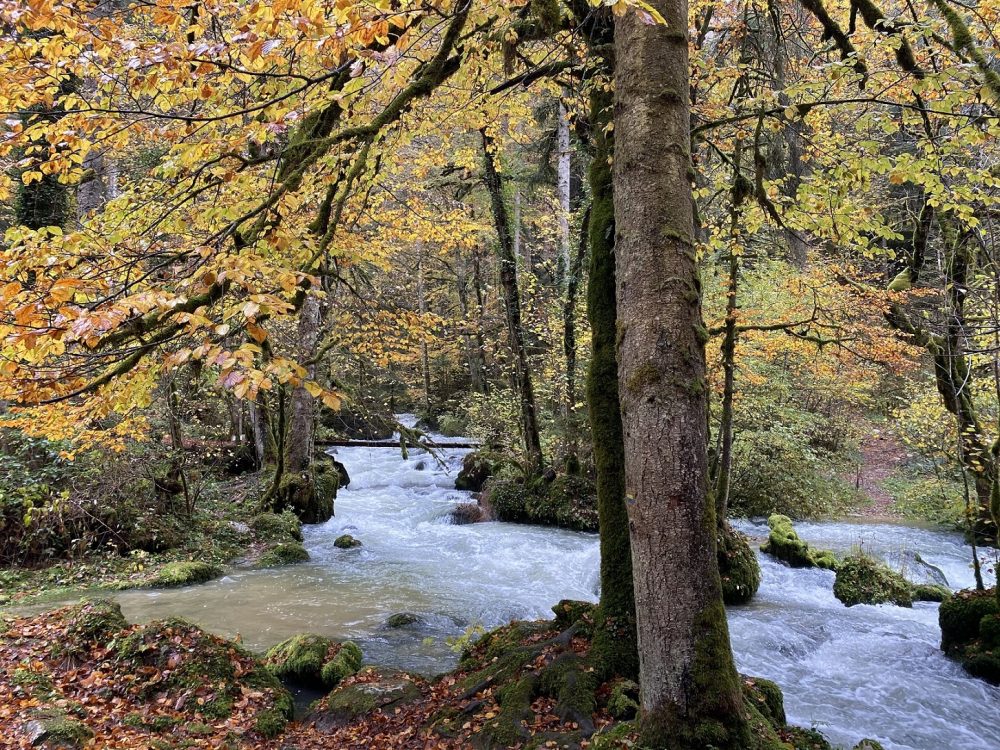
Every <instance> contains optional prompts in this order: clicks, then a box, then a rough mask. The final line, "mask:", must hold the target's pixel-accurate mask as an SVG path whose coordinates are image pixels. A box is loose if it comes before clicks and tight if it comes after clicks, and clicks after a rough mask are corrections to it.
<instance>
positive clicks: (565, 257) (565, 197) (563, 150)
mask: <svg viewBox="0 0 1000 750" xmlns="http://www.w3.org/2000/svg"><path fill="white" fill-rule="evenodd" d="M558 118H559V122H558V123H557V124H556V140H557V142H558V149H559V153H558V157H557V158H558V170H557V171H558V186H557V188H558V189H557V192H558V194H559V272H560V274H561V275H562V277H563V278H564V279H566V282H567V284H568V281H569V188H570V157H571V152H570V148H569V119H568V115H567V112H566V105H565V104H563V102H562V100H560V101H559V114H558Z"/></svg>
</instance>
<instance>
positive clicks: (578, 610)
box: [552, 599, 597, 632]
mask: <svg viewBox="0 0 1000 750" xmlns="http://www.w3.org/2000/svg"><path fill="white" fill-rule="evenodd" d="M596 610H597V605H596V604H594V603H592V602H580V601H576V600H574V599H563V600H562V601H560V602H559V603H558V604H556V605H555V606H554V607H552V611H553V612H554V613H555V615H556V627H558V628H562V629H566V628H568V627H570V626H571V625H576V624H577V623H582V625H583V630H584V631H585V632H586V631H589V630H590V628H591V627H592V626H593V624H594V615H595V613H596Z"/></svg>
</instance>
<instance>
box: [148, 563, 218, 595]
mask: <svg viewBox="0 0 1000 750" xmlns="http://www.w3.org/2000/svg"><path fill="white" fill-rule="evenodd" d="M220 575H222V568H220V567H219V566H218V565H212V564H210V563H206V562H199V561H197V560H179V561H176V562H171V563H167V564H166V565H164V566H163V567H162V568H160V569H159V570H158V571H157V572H156V574H155V575H154V576H153V577H152V578H151V579H150V581H149V585H150V586H152V587H154V588H166V587H172V586H190V585H192V584H195V583H205V581H210V580H212V579H213V578H216V577H217V576H220Z"/></svg>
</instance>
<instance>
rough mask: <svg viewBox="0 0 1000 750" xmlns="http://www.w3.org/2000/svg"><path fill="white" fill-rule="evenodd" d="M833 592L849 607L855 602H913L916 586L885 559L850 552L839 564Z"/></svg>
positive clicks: (903, 605) (906, 604) (903, 604)
mask: <svg viewBox="0 0 1000 750" xmlns="http://www.w3.org/2000/svg"><path fill="white" fill-rule="evenodd" d="M833 595H834V596H836V597H837V598H838V599H839V600H840V601H841V602H843V603H844V604H845V605H846V606H848V607H853V606H854V605H855V604H895V605H897V606H899V607H912V606H913V586H912V585H911V584H910V582H909V581H907V580H906V579H905V578H903V576H902V575H900V574H899V573H897V572H896V571H894V570H892V569H891V568H889V566H887V565H886V564H885V563H883V562H881V561H879V560H876V559H874V558H872V557H869V556H868V555H850V556H848V557H845V558H844V559H843V560H841V561H840V565H839V566H837V579H836V580H835V581H834V583H833Z"/></svg>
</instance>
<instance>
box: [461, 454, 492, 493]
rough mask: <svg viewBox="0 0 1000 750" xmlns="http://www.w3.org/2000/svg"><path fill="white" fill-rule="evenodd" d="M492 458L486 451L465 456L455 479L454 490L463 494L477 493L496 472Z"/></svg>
mask: <svg viewBox="0 0 1000 750" xmlns="http://www.w3.org/2000/svg"><path fill="white" fill-rule="evenodd" d="M496 468H497V467H496V463H495V461H494V460H493V457H492V456H491V455H490V454H489V453H488V452H486V451H475V452H473V453H469V454H466V456H465V458H463V459H462V470H461V471H459V472H458V476H457V477H456V478H455V489H456V490H462V491H463V492H479V491H480V490H482V489H483V485H485V484H486V480H488V479H489V478H490V477H491V476H493V474H494V472H495V471H496Z"/></svg>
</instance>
